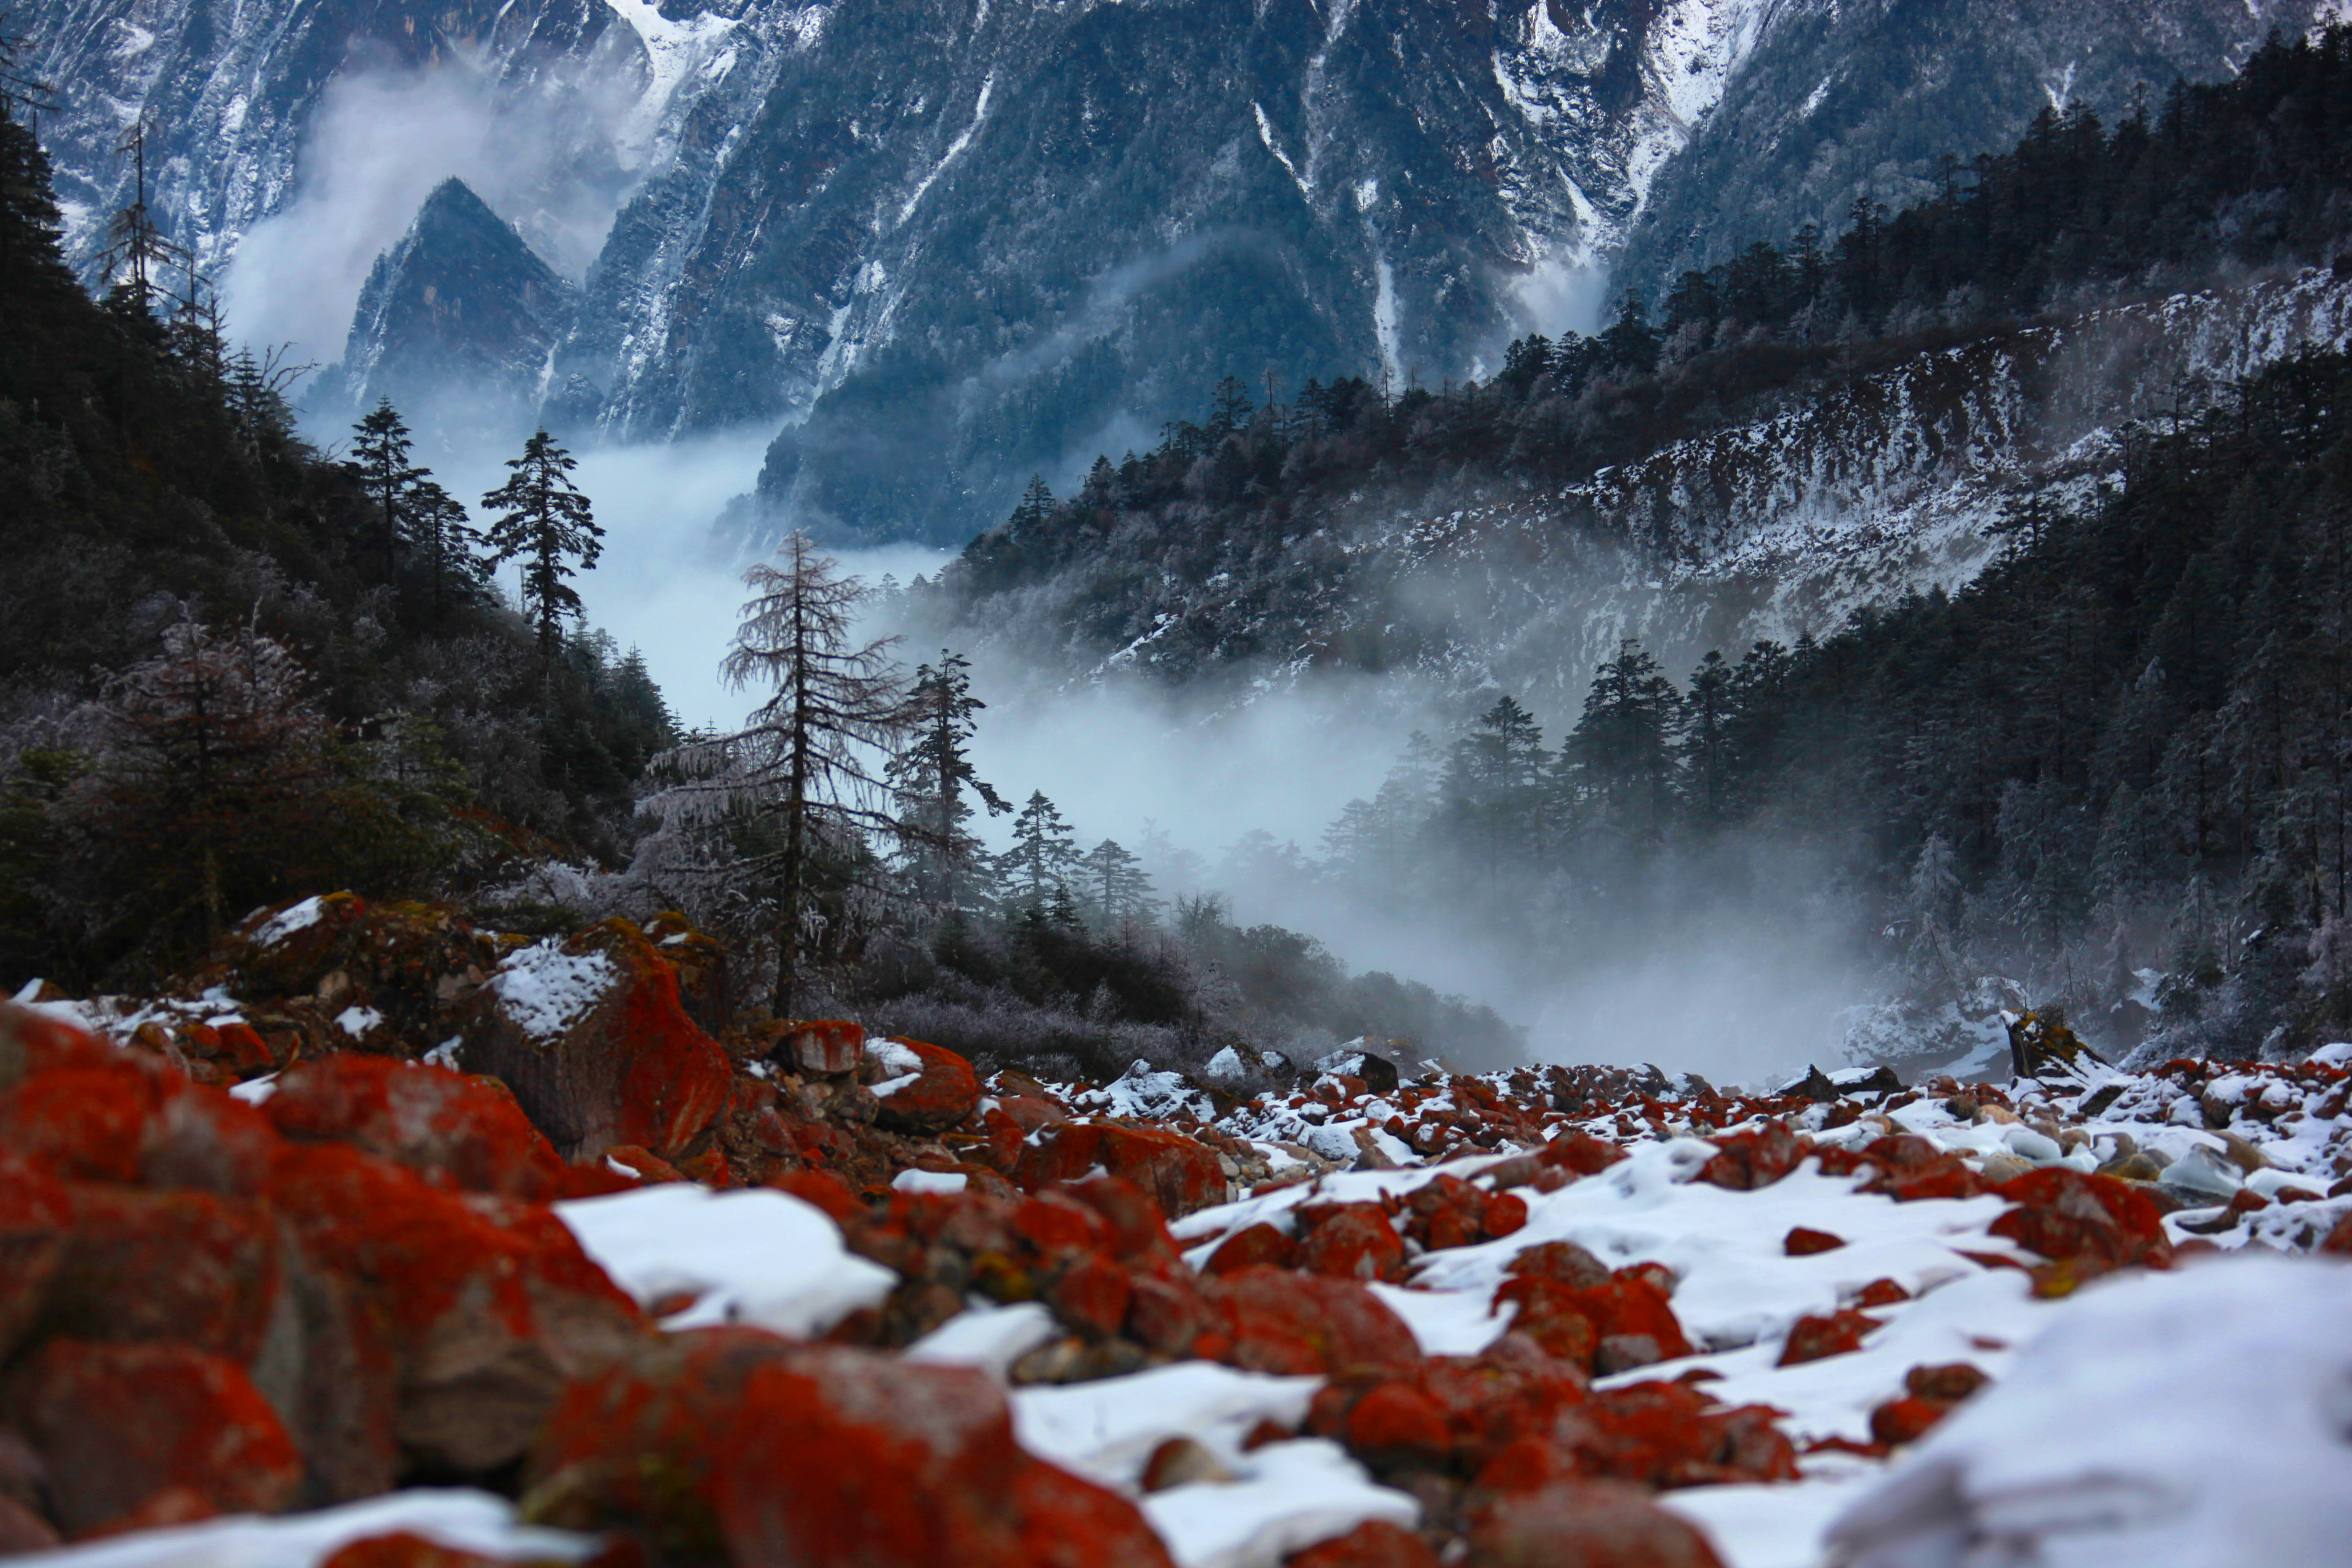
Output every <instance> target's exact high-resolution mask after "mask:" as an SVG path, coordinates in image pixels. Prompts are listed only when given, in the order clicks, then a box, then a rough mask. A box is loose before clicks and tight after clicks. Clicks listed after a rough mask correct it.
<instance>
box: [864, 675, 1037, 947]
mask: <svg viewBox="0 0 2352 1568" xmlns="http://www.w3.org/2000/svg"><path fill="white" fill-rule="evenodd" d="M970 672H971V660H969V659H967V658H963V657H962V656H961V655H960V654H955V653H950V652H949V651H948V650H947V649H945V648H942V649H940V662H939V663H938V664H937V665H929V664H926V665H922V666H919V667H918V668H917V669H916V671H915V680H914V685H913V688H912V689H911V690H910V691H909V693H908V706H909V709H910V711H911V713H912V715H913V720H914V729H913V731H912V733H911V739H910V740H909V742H908V745H907V746H906V747H905V748H904V749H903V750H901V751H900V752H898V755H897V756H895V757H893V758H891V759H890V763H889V765H888V768H887V777H888V779H889V782H890V788H891V792H892V794H893V795H895V796H896V797H897V802H898V833H897V837H898V847H899V856H900V860H901V863H902V864H903V866H904V867H905V868H906V870H907V872H908V876H909V878H910V879H911V880H912V881H913V882H914V884H915V885H916V887H917V888H918V889H919V892H920V896H921V897H922V898H923V899H924V900H926V901H928V902H929V903H930V904H932V905H933V906H934V907H936V908H937V909H939V910H940V911H941V912H942V913H948V912H957V911H961V912H969V911H971V910H975V909H977V908H979V907H981V906H982V903H983V902H984V901H985V895H986V893H987V889H986V888H985V887H984V886H983V885H982V884H983V883H984V882H985V880H986V878H985V866H986V857H985V854H984V852H983V851H982V847H981V842H980V840H979V838H978V837H975V836H974V835H973V834H972V833H971V829H970V827H969V826H968V825H969V824H970V823H971V819H972V817H973V816H974V814H975V812H976V811H977V809H978V807H976V806H975V805H973V804H972V803H973V802H974V801H975V800H976V801H978V802H979V803H980V805H982V806H985V807H986V808H987V809H988V811H989V812H990V813H991V814H992V815H994V814H997V813H1002V812H1007V811H1010V810H1012V809H1013V807H1012V805H1011V804H1010V803H1008V802H1007V801H1006V800H1005V799H1004V798H1003V796H1001V795H998V794H997V793H996V791H995V789H994V787H993V786H992V785H991V784H989V783H988V782H987V781H986V780H984V779H982V777H981V776H980V774H979V773H977V772H976V771H975V770H974V769H973V767H972V763H971V742H972V738H973V736H974V735H975V734H977V733H978V721H977V720H976V719H975V718H974V715H975V714H977V713H979V712H980V710H982V709H983V708H985V707H987V706H988V704H986V703H985V702H982V700H980V699H979V698H977V697H974V696H973V695H972V694H971V673H970Z"/></svg>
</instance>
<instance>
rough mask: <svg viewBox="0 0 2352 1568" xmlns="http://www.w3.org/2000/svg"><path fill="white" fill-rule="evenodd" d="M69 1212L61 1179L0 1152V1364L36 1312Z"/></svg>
mask: <svg viewBox="0 0 2352 1568" xmlns="http://www.w3.org/2000/svg"><path fill="white" fill-rule="evenodd" d="M72 1214H73V1205H72V1200H71V1199H70V1198H69V1197H68V1194H67V1191H66V1187H65V1184H63V1183H61V1182H58V1181H57V1180H56V1179H55V1178H53V1177H51V1176H50V1175H48V1174H47V1173H46V1172H43V1171H39V1170H37V1169H35V1168H34V1167H33V1165H32V1164H31V1163H29V1162H27V1161H25V1160H22V1159H19V1158H17V1157H16V1156H14V1155H11V1154H7V1153H0V1365H5V1364H6V1363H7V1361H8V1358H9V1357H10V1356H12V1355H14V1354H15V1353H16V1346H17V1344H18V1342H20V1341H22V1340H23V1339H24V1337H25V1336H26V1334H27V1333H29V1332H30V1331H32V1328H33V1324H34V1322H35V1321H37V1319H38V1318H39V1317H40V1316H41V1312H42V1308H43V1303H44V1301H45V1300H46V1295H47V1289H48V1286H49V1280H50V1278H51V1277H52V1276H53V1275H54V1274H55V1273H56V1272H57V1268H58V1260H59V1259H60V1258H62V1257H63V1256H64V1253H65V1229H66V1226H68V1224H70V1223H71V1219H72Z"/></svg>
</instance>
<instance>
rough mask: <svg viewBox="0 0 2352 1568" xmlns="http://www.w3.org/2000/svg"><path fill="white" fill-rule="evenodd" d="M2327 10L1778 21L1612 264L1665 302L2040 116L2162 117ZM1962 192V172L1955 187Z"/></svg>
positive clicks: (1818, 13)
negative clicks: (1728, 265) (1731, 262)
mask: <svg viewBox="0 0 2352 1568" xmlns="http://www.w3.org/2000/svg"><path fill="white" fill-rule="evenodd" d="M2338 10H2339V7H2338V6H2336V5H2334V4H2331V3H2330V0H2172V3H2168V4H2164V5H2147V4H2145V3H2142V0H1844V3H1842V4H1838V5H1808V4H1803V3H1801V0H1799V3H1795V4H1790V5H1780V6H1776V7H1773V9H1772V12H1771V20H1770V24H1769V26H1766V27H1765V28H1764V29H1763V30H1762V36H1761V37H1760V38H1759V42H1758V44H1757V47H1755V48H1754V49H1753V50H1751V51H1750V52H1749V53H1748V56H1747V57H1746V58H1744V60H1743V62H1742V64H1741V67H1740V69H1739V70H1738V72H1737V73H1736V74H1735V75H1734V76H1733V77H1732V78H1731V79H1729V80H1728V81H1727V82H1726V83H1725V84H1724V89H1723V95H1722V100H1721V101H1720V102H1719V103H1718V105H1717V108H1716V110H1715V111H1714V112H1713V113H1711V114H1710V115H1708V116H1707V118H1706V121H1705V122H1704V123H1703V124H1701V125H1699V126H1698V127H1696V130H1695V132H1694V133H1693V135H1692V137H1691V141H1690V143H1689V146H1688V147H1687V149H1686V150H1685V152H1684V153H1682V154H1681V155H1680V156H1679V157H1677V158H1676V159H1675V162H1674V163H1672V164H1670V165H1669V166H1668V168H1667V170H1666V172H1665V173H1664V174H1663V175H1661V176H1660V178H1659V181H1658V184H1657V186H1656V188H1655V191H1654V199H1653V201H1652V202H1651V204H1650V205H1649V206H1648V207H1647V208H1646V209H1645V210H1644V211H1643V214H1642V216H1641V217H1640V219H1639V221H1638V222H1636V223H1635V225H1634V226H1633V229H1632V232H1631V234H1630V235H1629V237H1628V240H1627V243H1626V245H1625V247H1624V249H1623V251H1622V255H1621V256H1620V257H1619V258H1618V281H1619V283H1620V285H1621V286H1626V285H1630V286H1633V287H1639V288H1644V289H1650V290H1652V291H1653V293H1654V294H1655V293H1657V292H1661V291H1663V290H1664V289H1665V288H1667V287H1668V286H1669V285H1670V284H1671V283H1672V281H1673V279H1675V276H1676V275H1678V274H1679V273H1680V272H1682V271H1683V270H1684V269H1685V268H1691V267H1711V266H1714V265H1716V264H1717V263H1718V262H1722V261H1727V260H1728V259H1730V258H1731V256H1732V255H1733V253H1734V252H1736V251H1737V250H1738V248H1739V247H1741V246H1743V245H1746V244H1748V242H1749V241H1750V240H1753V239H1757V238H1766V239H1770V240H1773V241H1775V242H1781V241H1785V240H1787V239H1788V238H1789V237H1790V236H1791V235H1794V234H1795V233H1796V232H1797V231H1798V230H1799V229H1800V228H1801V227H1803V226H1805V225H1806V224H1808V223H1814V224H1819V225H1821V226H1822V228H1823V229H1824V230H1826V231H1828V232H1832V233H1834V232H1836V231H1838V230H1840V229H1843V228H1844V227H1846V226H1847V224H1848V211H1849V209H1850V208H1851V207H1852V206H1853V203H1854V202H1855V201H1856V200H1857V199H1867V200H1870V201H1874V202H1879V203H1883V204H1885V205H1887V206H1889V207H1894V208H1900V207H1903V206H1906V205H1909V204H1911V203H1912V202H1916V201H1918V200H1921V199H1923V198H1925V197H1926V196H1927V195H1931V194H1932V193H1933V192H1934V191H1936V190H1937V188H1938V186H1939V184H1941V182H1942V181H1943V180H1944V179H1945V178H1946V177H1947V176H1946V175H1945V174H1944V165H1945V160H1947V159H1948V158H1949V159H1953V160H1955V161H1957V162H1958V163H1959V164H1960V165H1961V166H1962V169H1963V171H1964V170H1965V166H1966V164H1967V163H1968V161H1969V159H1970V158H1971V157H1973V156H1974V155H1975V154H1976V153H1987V152H1991V151H1993V150H1995V149H1998V148H2001V147H2006V146H2008V145H2009V144H2010V143H2011V142H2014V141H2015V140H2016V139H2017V137H2018V135H2019V134H2020V133H2021V132H2023V131H2024V129H2025V126H2026V122H2027V121H2030V120H2032V118H2033V116H2034V115H2035V114H2036V113H2038V112H2040V111H2041V110H2042V109H2043V108H2044V107H2045V106H2049V107H2054V108H2057V109H2059V110H2067V109H2074V108H2088V109H2090V110H2093V111H2094V112H2095V113H2097V114H2099V115H2100V116H2101V117H2102V118H2104V119H2105V120H2107V121H2110V122H2113V121H2116V120H2119V119H2122V118H2124V117H2125V116H2126V115H2127V114H2129V113H2130V112H2131V111H2132V109H2133V106H2134V104H2135V102H2136V101H2145V102H2147V104H2148V106H2149V107H2150V109H2151V110H2153V109H2155V108H2157V107H2159V106H2161V104H2162V103H2163V101H2164V97H2165V92H2166V89H2168V87H2169V86H2170V85H2171V83H2172V82H2173V80H2174V79H2176V78H2182V77H2185V78H2187V79H2189V80H2191V81H2217V80H2221V79H2226V78H2228V77H2230V76H2232V75H2234V74H2235V73H2236V70H2237V68H2238V67H2239V66H2240V65H2242V63H2243V62H2244V61H2245V58H2246V57H2247V56H2248V55H2250V54H2252V52H2253V51H2254V50H2255V49H2256V48H2258V47H2261V45H2262V43H2263V39H2264V38H2265V37H2268V36H2269V35H2270V34H2271V33H2273V31H2275V32H2278V33H2281V34H2284V36H2285V37H2289V38H2294V37H2301V36H2303V35H2305V34H2306V33H2308V32H2310V31H2311V30H2312V29H2313V28H2314V27H2315V26H2318V25H2320V24H2321V23H2323V22H2325V21H2326V20H2328V19H2329V18H2330V17H2332V16H2335V15H2336V13H2337V12H2338ZM1957 177H1958V178H1960V179H1962V180H1963V181H1965V179H1966V177H1967V176H1966V174H1965V173H1964V172H1963V173H1961V174H1958V176H1957Z"/></svg>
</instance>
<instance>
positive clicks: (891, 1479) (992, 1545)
mask: <svg viewBox="0 0 2352 1568" xmlns="http://www.w3.org/2000/svg"><path fill="white" fill-rule="evenodd" d="M526 1480H527V1482H528V1483H529V1486H530V1490H529V1494H528V1497H527V1500H526V1504H525V1506H526V1509H527V1510H528V1511H530V1513H532V1514H533V1515H534V1516H535V1517H537V1518H539V1519H541V1521H545V1522H547V1523H551V1524H556V1525H562V1526H568V1527H571V1528H574V1529H581V1530H594V1531H620V1532H625V1533H626V1534H627V1535H629V1536H631V1537H634V1538H635V1539H636V1540H638V1541H640V1542H643V1543H644V1544H645V1545H646V1548H647V1549H648V1552H649V1553H650V1554H651V1555H652V1556H654V1557H655V1558H656V1560H675V1559H682V1558H687V1557H692V1558H695V1559H698V1560H713V1559H722V1560H726V1561H730V1562H735V1563H793V1564H794V1565H795V1568H930V1565H932V1564H936V1563H957V1564H959V1568H1016V1565H1017V1568H1027V1565H1028V1564H1031V1563H1043V1564H1047V1565H1050V1568H1063V1565H1068V1568H1078V1565H1079V1564H1086V1563H1120V1564H1134V1565H1136V1568H1154V1565H1158V1568H1165V1565H1166V1564H1167V1563H1168V1556H1167V1552H1166V1550H1165V1548H1163V1547H1162V1546H1161V1545H1160V1542H1159V1539H1158V1538H1157V1537H1156V1536H1155V1535H1154V1534H1153V1533H1152V1531H1151V1530H1150V1527H1149V1526H1148V1525H1146V1524H1145V1522H1144V1521H1143V1518H1142V1516H1141V1515H1140V1514H1139V1513H1138V1512H1137V1511H1136V1510H1135V1507H1134V1505H1133V1504H1131V1503H1129V1502H1127V1501H1126V1500H1123V1499H1121V1498H1119V1497H1118V1496H1117V1495H1116V1494H1113V1493H1111V1492H1108V1491H1106V1490H1104V1489H1101V1488H1098V1487H1095V1486H1092V1485H1090V1484H1089V1483H1087V1482H1085V1481H1082V1480H1080V1479H1077V1478H1076V1477H1074V1476H1070V1475H1068V1474H1066V1473H1065V1472H1062V1471H1058V1470H1055V1469H1054V1468H1052V1467H1050V1466H1047V1465H1045V1464H1043V1463H1042V1462H1041V1461H1039V1460H1037V1459H1034V1458H1031V1457H1030V1456H1029V1455H1028V1454H1026V1453H1024V1452H1023V1450H1022V1449H1021V1447H1019V1445H1018V1444H1017V1443H1016V1442H1015V1441H1014V1439H1013V1423H1012V1414H1011V1410H1010V1407H1009V1406H1008V1405H1007V1404H1006V1402H1005V1397H1004V1394H1003V1390H1002V1389H1000V1388H998V1387H997V1386H996V1385H995V1384H994V1383H993V1382H992V1381H991V1380H990V1379H989V1378H988V1377H987V1376H986V1375H985V1374H984V1373H979V1372H976V1371H972V1370H970V1369H965V1368H958V1367H941V1366H923V1365H918V1364H914V1363H907V1362H904V1361H900V1360H898V1359H896V1358H893V1357H889V1356H883V1355H877V1354H873V1353H870V1352H862V1351H856V1350H850V1349H845V1348H841V1347H835V1346H808V1345H794V1344H791V1343H788V1342H783V1341H781V1340H777V1339H774V1338H772V1337H771V1336H768V1335H765V1334H760V1333H756V1332H753V1331H748V1330H720V1331H703V1332H698V1333H693V1334H686V1335H680V1336H677V1337H676V1338H675V1339H673V1340H670V1341H667V1342H659V1343H656V1344H652V1345H649V1346H648V1347H647V1348H646V1350H645V1351H644V1352H642V1353H641V1354H640V1355H639V1356H638V1357H637V1358H636V1359H635V1361H633V1362H632V1363H628V1364H626V1365H624V1366H620V1367H616V1368H614V1369H613V1370H611V1371H609V1372H607V1373H604V1375H602V1376H599V1377H595V1378H591V1379H586V1380H583V1381H582V1382H580V1383H578V1384H574V1385H573V1386H572V1389H571V1390H570V1391H569V1392H568V1393H567V1394H566V1395H565V1397H564V1399H563V1402H562V1405H561V1406H560V1407H559V1408H558V1409H557V1411H556V1412H555V1415H554V1417H553V1418H552V1419H551V1420H550V1421H549V1422H548V1423H547V1426H546V1428H545V1431H544V1433H543V1435H542V1436H541V1439H540V1442H539V1444H538V1446H537V1447H536V1448H535V1449H534V1450H533V1452H532V1454H531V1457H530V1463H529V1466H528V1468H527V1471H526Z"/></svg>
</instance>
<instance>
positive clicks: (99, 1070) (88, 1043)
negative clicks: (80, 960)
mask: <svg viewBox="0 0 2352 1568" xmlns="http://www.w3.org/2000/svg"><path fill="white" fill-rule="evenodd" d="M40 1041H41V1044H40V1047H39V1048H38V1049H37V1050H30V1049H28V1051H27V1058H28V1062H34V1063H39V1064H41V1065H37V1066H36V1067H34V1068H33V1070H30V1071H29V1072H28V1073H27V1074H26V1076H25V1077H24V1078H23V1079H22V1080H21V1081H19V1082H17V1083H16V1085H14V1086H13V1087H12V1088H8V1089H5V1090H4V1091H0V1149H6V1150H9V1151H11V1152H15V1153H17V1154H20V1155H22V1156H23V1157H24V1158H25V1159H26V1160H27V1161H29V1162H30V1163H32V1164H34V1165H36V1166H37V1167H39V1168H41V1169H44V1170H46V1171H47V1172H48V1173H50V1174H51V1175H54V1176H58V1177H61V1178H64V1179H66V1180H68V1181H79V1182H105V1183H110V1184H119V1185H125V1186H128V1185H146V1186H158V1187H186V1188H194V1189H199V1190H203V1191H209V1192H221V1193H241V1192H251V1191H253V1190H254V1189H255V1188H256V1187H257V1185H258V1184H260V1183H261V1182H262V1181H263V1180H264V1179H265V1178H266V1176H267V1174H268V1168H269V1159H270V1153H271V1151H272V1150H273V1149H274V1148H275V1146H276V1144H277V1142H278V1138H277V1134H276V1133H275V1132H274V1131H272V1130H271V1129H270V1126H269V1123H268V1121H266V1120H264V1119H263V1117H262V1115H261V1113H260V1112H259V1111H257V1110H254V1109H253V1108H252V1107H251V1106H249V1105H246V1104H242V1103H240V1102H239V1101H237V1100H232V1099H230V1098H229V1097H228V1096H227V1095H226V1094H224V1093H222V1092H221V1091H219V1090H218V1089H205V1088H202V1087H200V1086H198V1085H196V1084H194V1083H191V1082H189V1081H188V1079H185V1078H183V1077H181V1076H180V1075H179V1074H178V1073H176V1072H173V1071H172V1070H171V1069H170V1068H166V1067H164V1066H163V1064H162V1063H161V1062H160V1061H159V1060H157V1059H156V1058H151V1057H147V1056H145V1055H143V1054H142V1053H137V1052H131V1051H121V1050H117V1049H115V1048H114V1047H110V1046H107V1045H104V1044H102V1043H100V1042H98V1041H95V1040H91V1039H90V1038H89V1037H88V1036H86V1035H82V1034H81V1033H80V1031H79V1030H68V1029H66V1028H64V1027H63V1026H50V1027H49V1028H47V1029H46V1030H43V1031H41V1032H40ZM27 1044H28V1046H29V1045H30V1041H29V1040H28V1041H27ZM52 1064H53V1065H52Z"/></svg>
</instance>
